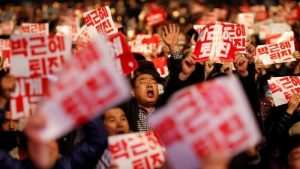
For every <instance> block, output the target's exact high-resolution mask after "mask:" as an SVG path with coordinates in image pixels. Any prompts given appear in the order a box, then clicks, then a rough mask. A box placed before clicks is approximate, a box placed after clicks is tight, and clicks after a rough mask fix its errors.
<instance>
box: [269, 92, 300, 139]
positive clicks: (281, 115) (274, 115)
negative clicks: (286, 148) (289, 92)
mask: <svg viewBox="0 0 300 169" xmlns="http://www.w3.org/2000/svg"><path fill="white" fill-rule="evenodd" d="M299 103H300V95H299V94H294V95H293V96H292V97H291V99H290V100H289V102H288V104H287V108H286V110H284V109H283V110H282V109H281V107H282V106H281V107H275V108H274V109H273V110H274V111H272V112H271V114H270V116H269V117H268V119H267V123H266V130H267V136H268V137H269V138H270V140H273V141H274V142H280V140H282V139H284V138H285V136H287V135H288V130H289V128H290V127H291V126H292V125H293V123H294V122H295V121H294V120H295V118H293V115H294V113H295V112H296V109H297V108H298V106H299ZM283 108H285V106H283Z"/></svg>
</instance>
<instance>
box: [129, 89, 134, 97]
mask: <svg viewBox="0 0 300 169" xmlns="http://www.w3.org/2000/svg"><path fill="white" fill-rule="evenodd" d="M130 93H131V96H132V97H135V92H134V90H133V89H132V90H131V92H130Z"/></svg>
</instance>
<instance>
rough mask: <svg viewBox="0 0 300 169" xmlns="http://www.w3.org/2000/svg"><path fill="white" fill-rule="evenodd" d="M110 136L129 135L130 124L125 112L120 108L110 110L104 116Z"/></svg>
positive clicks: (104, 122)
mask: <svg viewBox="0 0 300 169" xmlns="http://www.w3.org/2000/svg"><path fill="white" fill-rule="evenodd" d="M102 120H103V124H104V126H105V128H106V130H107V133H108V135H110V136H112V135H117V134H125V133H129V124H128V120H127V118H126V115H125V112H124V111H123V110H122V109H121V108H120V107H114V108H111V109H108V110H107V111H106V112H105V113H104V114H103V116H102Z"/></svg>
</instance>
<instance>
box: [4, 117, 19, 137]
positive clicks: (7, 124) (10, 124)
mask: <svg viewBox="0 0 300 169" xmlns="http://www.w3.org/2000/svg"><path fill="white" fill-rule="evenodd" d="M18 129H19V120H16V119H13V118H12V114H11V112H8V113H6V118H5V120H4V122H3V124H2V130H3V131H5V132H8V131H17V130H18Z"/></svg>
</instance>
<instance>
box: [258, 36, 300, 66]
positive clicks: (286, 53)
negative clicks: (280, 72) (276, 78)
mask: <svg viewBox="0 0 300 169" xmlns="http://www.w3.org/2000/svg"><path fill="white" fill-rule="evenodd" d="M294 52H295V45H294V41H286V42H281V43H276V44H269V45H258V46H257V48H256V55H257V56H258V58H259V59H260V60H261V61H262V62H263V64H264V65H269V64H275V63H283V62H292V61H296V59H295V58H294V56H293V53H294Z"/></svg>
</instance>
